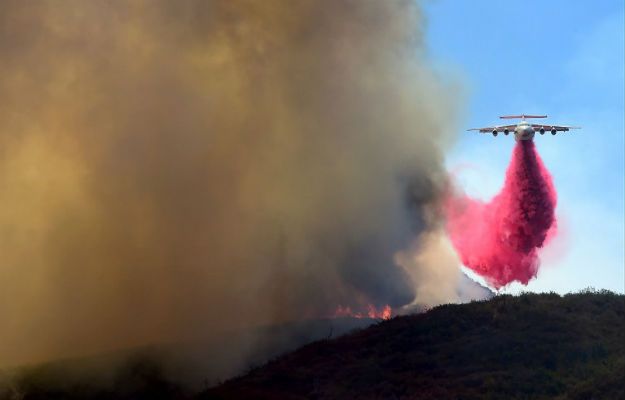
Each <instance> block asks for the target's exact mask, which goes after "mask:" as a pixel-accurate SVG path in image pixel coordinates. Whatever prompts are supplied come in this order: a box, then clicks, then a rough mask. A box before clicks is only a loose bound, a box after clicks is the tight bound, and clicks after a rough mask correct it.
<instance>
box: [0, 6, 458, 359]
mask: <svg viewBox="0 0 625 400" xmlns="http://www.w3.org/2000/svg"><path fill="white" fill-rule="evenodd" d="M422 30H423V17H422V14H421V11H420V9H419V8H418V6H417V5H415V3H414V2H413V1H372V0H358V1H355V0H354V1H349V0H339V1H318V0H296V1H277V0H263V1H244V0H229V1H203V0H202V1H200V0H197V1H195V0H187V1H182V2H172V1H117V0H112V1H78V0H67V1H64V2H63V3H62V4H59V3H58V2H53V1H45V0H41V1H34V2H31V1H18V0H5V1H2V2H0V98H1V99H2V103H1V104H0V255H1V259H0V282H1V283H2V290H1V291H0V316H2V318H1V319H0V364H2V365H6V364H16V363H23V362H31V361H38V360H44V359H49V358H53V357H60V356H69V355H78V354H87V353H94V352H99V351H103V350H106V349H115V348H120V347H123V346H135V345H139V344H144V343H153V342H158V341H172V340H185V339H186V338H188V337H197V336H202V335H207V334H213V333H215V332H216V331H228V330H234V329H239V328H243V327H247V326H253V325H257V324H269V323H272V322H280V321H288V320H294V319H295V320H299V319H304V318H309V317H315V316H319V315H328V313H331V312H332V311H333V310H334V309H335V308H336V307H337V306H338V305H343V306H349V307H352V308H353V309H357V308H359V307H363V306H365V305H366V304H373V305H375V306H376V307H380V306H382V305H385V304H389V305H390V306H392V307H393V308H394V309H396V308H398V307H401V306H404V305H406V304H410V303H414V302H425V303H427V302H430V303H436V302H440V301H449V300H457V296H458V295H457V288H456V287H457V285H458V282H460V280H461V278H460V274H459V272H458V271H457V268H456V266H455V265H454V263H453V262H451V263H448V264H446V266H444V267H443V266H441V265H439V264H440V263H441V261H439V260H440V259H439V258H438V257H436V256H435V255H436V254H438V252H439V247H437V246H434V247H428V243H435V244H436V243H438V241H439V239H437V238H438V237H439V236H440V235H439V233H437V232H438V231H439V222H438V221H439V217H438V214H439V212H438V207H437V204H438V200H439V198H440V194H441V188H442V187H443V186H444V184H443V183H444V181H445V173H444V170H443V165H442V151H443V149H444V148H445V147H446V146H448V145H449V142H450V141H451V139H452V138H451V135H450V132H453V131H454V128H455V123H454V120H455V118H456V117H455V115H456V108H457V104H456V100H455V99H456V98H457V92H458V88H457V87H455V85H453V84H449V83H447V82H445V81H444V80H442V79H441V78H440V77H439V76H438V75H437V74H436V73H435V72H433V71H432V70H431V69H430V68H429V67H428V63H427V57H426V55H425V53H424V46H423V37H422ZM426 239H427V240H426ZM444 247H445V246H442V247H440V249H443V250H440V251H441V252H442V253H444V254H445V257H450V256H449V251H448V249H444ZM402 250H404V252H403V253H402V252H401V251H402ZM423 254H425V256H423V257H422V258H420V257H421V256H422V255H423ZM451 257H453V256H451Z"/></svg>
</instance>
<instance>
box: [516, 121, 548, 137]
mask: <svg viewBox="0 0 625 400" xmlns="http://www.w3.org/2000/svg"><path fill="white" fill-rule="evenodd" d="M541 132H542V131H541ZM535 133H536V132H535V131H534V128H532V126H531V125H530V124H529V123H527V122H526V121H521V122H519V124H518V125H517V126H516V128H514V139H515V140H516V141H519V140H532V139H534V134H535Z"/></svg>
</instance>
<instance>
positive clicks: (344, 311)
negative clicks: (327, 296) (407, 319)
mask: <svg viewBox="0 0 625 400" xmlns="http://www.w3.org/2000/svg"><path fill="white" fill-rule="evenodd" d="M392 314H393V310H392V308H391V306H389V305H388V304H387V305H385V306H384V307H382V308H380V309H378V308H376V307H375V306H374V305H373V304H368V305H367V310H366V311H352V309H351V307H343V306H338V307H337V308H336V310H335V311H334V314H333V315H332V317H333V318H339V317H352V318H376V319H384V320H386V319H390V318H391V316H392Z"/></svg>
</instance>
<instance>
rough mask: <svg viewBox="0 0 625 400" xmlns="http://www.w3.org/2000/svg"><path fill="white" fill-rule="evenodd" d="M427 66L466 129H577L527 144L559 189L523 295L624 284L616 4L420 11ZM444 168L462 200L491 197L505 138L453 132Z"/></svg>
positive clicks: (446, 2)
mask: <svg viewBox="0 0 625 400" xmlns="http://www.w3.org/2000/svg"><path fill="white" fill-rule="evenodd" d="M425 5H426V9H427V15H428V24H429V26H428V27H427V41H428V45H429V50H430V54H431V56H432V57H433V58H434V59H435V61H436V63H437V64H438V65H439V68H440V69H441V70H443V71H444V72H446V73H449V72H451V73H453V74H455V75H457V76H459V77H461V78H462V79H463V80H464V81H465V82H466V84H467V86H468V87H467V90H466V93H464V94H463V95H464V96H466V98H467V100H468V106H467V110H466V115H465V119H464V122H465V123H466V127H467V128H469V127H479V126H489V125H493V124H500V123H501V122H500V121H498V118H497V117H498V116H499V115H504V114H518V113H545V114H548V115H549V117H550V118H549V119H548V121H550V122H552V123H554V124H564V125H567V124H568V125H581V126H582V127H583V129H582V130H580V131H573V132H572V133H565V134H564V135H561V134H558V135H556V136H555V137H554V136H552V135H550V134H546V135H545V136H540V135H537V137H536V139H535V140H536V144H537V148H538V150H539V152H540V154H541V156H542V157H543V160H544V162H545V165H546V166H547V168H548V169H549V170H550V171H551V173H552V174H553V179H554V182H555V185H556V188H557V191H558V207H557V214H558V221H559V225H560V234H559V236H558V239H557V240H556V241H555V242H553V243H552V244H551V245H550V247H549V248H547V249H546V250H545V251H544V252H543V257H542V260H543V261H542V265H541V269H540V270H539V273H538V278H537V279H535V280H534V281H532V282H530V284H529V285H528V286H527V287H524V286H522V285H518V284H514V285H511V286H510V287H508V288H506V289H505V291H506V292H511V293H517V292H519V291H522V290H531V291H551V290H553V291H556V292H559V293H566V292H569V291H575V290H579V289H583V288H586V287H589V286H592V287H595V288H606V289H610V290H614V291H618V292H623V290H624V289H623V285H624V280H625V278H624V273H623V271H624V262H625V261H624V255H623V254H624V247H625V243H624V212H623V210H624V195H623V182H624V170H625V166H624V147H625V144H624V139H623V138H624V123H623V122H624V115H623V113H624V111H623V110H624V107H625V105H624V92H625V88H624V79H623V76H624V65H623V60H624V58H625V55H624V49H625V44H624V24H623V15H624V9H623V2H622V1H620V0H611V1H608V0H602V1H593V2H581V1H580V2H570V1H548V2H545V1H537V0H532V1H526V0H523V1H506V2H500V1H495V0H479V1H471V2H468V1H466V2H460V1H452V0H439V1H436V2H428V3H426V4H425ZM459 134H460V139H459V140H458V142H457V144H456V146H455V148H454V150H453V151H452V152H451V153H450V154H448V156H447V166H448V168H449V169H450V170H452V171H456V173H457V174H458V179H459V180H460V182H461V184H462V186H463V188H464V189H465V190H466V191H467V193H469V194H470V195H472V196H475V197H478V198H482V199H485V200H486V199H489V198H491V197H492V196H493V195H494V194H495V193H496V192H497V191H498V190H499V188H500V187H501V185H502V183H503V179H504V172H505V169H506V166H507V164H508V161H509V158H510V154H511V151H512V147H513V146H514V139H513V137H511V136H509V137H505V136H503V135H501V136H498V137H497V138H493V137H492V135H480V134H476V133H475V132H459Z"/></svg>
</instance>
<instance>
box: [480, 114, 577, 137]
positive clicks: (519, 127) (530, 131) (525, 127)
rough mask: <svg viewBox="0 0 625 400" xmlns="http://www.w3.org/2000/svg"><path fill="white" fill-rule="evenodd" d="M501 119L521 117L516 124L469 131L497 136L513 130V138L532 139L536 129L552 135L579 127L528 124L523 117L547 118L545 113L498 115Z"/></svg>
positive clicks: (541, 132)
mask: <svg viewBox="0 0 625 400" xmlns="http://www.w3.org/2000/svg"><path fill="white" fill-rule="evenodd" d="M499 118H501V119H516V118H521V122H519V123H518V124H516V125H501V126H489V127H486V128H472V129H468V130H470V131H480V132H481V133H489V132H492V134H493V136H497V134H498V133H499V132H503V134H504V135H507V134H508V133H510V132H514V138H515V140H517V141H518V140H532V139H534V134H535V133H536V131H538V133H540V134H541V135H544V134H545V131H550V132H551V134H552V135H555V134H556V133H558V132H567V131H568V130H569V129H580V127H579V126H560V125H544V124H542V125H541V124H530V123H529V122H527V121H526V120H525V119H527V118H547V116H546V115H525V114H522V115H503V116H501V117H499Z"/></svg>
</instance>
